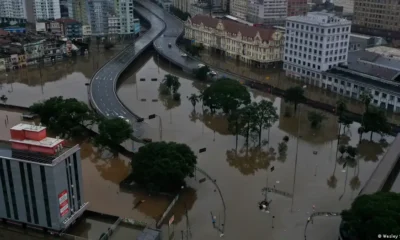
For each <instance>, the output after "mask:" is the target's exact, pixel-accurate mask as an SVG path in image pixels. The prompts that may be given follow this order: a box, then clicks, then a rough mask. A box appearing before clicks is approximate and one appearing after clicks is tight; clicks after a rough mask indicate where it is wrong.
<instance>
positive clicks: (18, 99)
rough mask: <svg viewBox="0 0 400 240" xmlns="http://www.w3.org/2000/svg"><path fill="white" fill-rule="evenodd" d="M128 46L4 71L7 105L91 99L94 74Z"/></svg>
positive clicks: (2, 91) (0, 79) (0, 78)
mask: <svg viewBox="0 0 400 240" xmlns="http://www.w3.org/2000/svg"><path fill="white" fill-rule="evenodd" d="M124 47H125V45H123V44H121V45H116V46H115V48H113V49H111V50H104V49H103V48H99V50H97V49H95V50H93V52H92V53H91V54H89V55H88V56H77V57H76V58H71V59H67V60H65V61H62V62H57V63H55V64H54V65H45V66H44V67H41V68H39V67H37V66H32V67H29V68H24V69H19V70H16V71H10V72H0V95H6V96H7V98H8V100H7V101H6V103H7V104H10V105H17V106H24V107H29V106H30V105H31V104H32V103H34V102H37V101H41V100H45V99H48V98H50V97H55V96H63V97H65V98H76V99H78V100H80V101H84V102H88V95H87V86H85V83H88V82H89V80H90V78H91V77H92V75H93V73H94V72H95V71H96V70H97V69H98V68H99V67H101V66H102V65H103V64H104V63H105V62H107V61H108V60H109V59H110V58H112V57H113V56H115V54H116V53H118V52H120V51H121V50H122V49H123V48H124Z"/></svg>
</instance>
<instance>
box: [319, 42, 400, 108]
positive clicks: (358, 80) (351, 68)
mask: <svg viewBox="0 0 400 240" xmlns="http://www.w3.org/2000/svg"><path fill="white" fill-rule="evenodd" d="M323 79H324V82H323V83H322V85H321V87H323V88H326V89H328V90H330V91H332V92H336V93H338V94H341V95H344V96H347V97H351V98H355V99H359V98H360V94H361V93H363V92H369V93H371V95H372V96H373V99H372V101H371V104H372V105H375V106H376V107H379V108H382V109H386V110H388V111H391V112H393V111H394V112H400V83H399V80H400V60H399V59H397V58H394V57H389V56H384V55H381V54H378V53H375V52H371V51H368V49H366V51H364V50H361V51H355V52H351V53H349V56H348V63H347V64H344V65H339V66H336V67H333V68H332V69H330V70H328V71H327V72H325V73H324V76H323Z"/></svg>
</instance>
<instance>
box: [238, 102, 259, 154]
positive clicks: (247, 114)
mask: <svg viewBox="0 0 400 240" xmlns="http://www.w3.org/2000/svg"><path fill="white" fill-rule="evenodd" d="M255 112H256V110H255V109H254V105H247V106H246V107H244V108H243V109H241V111H240V116H239V117H240V122H241V125H242V132H241V135H243V136H244V137H245V139H246V146H247V147H249V139H250V133H251V132H252V128H253V123H252V120H253V114H254V113H255Z"/></svg>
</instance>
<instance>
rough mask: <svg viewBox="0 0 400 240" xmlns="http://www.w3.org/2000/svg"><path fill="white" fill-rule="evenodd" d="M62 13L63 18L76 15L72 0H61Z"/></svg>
mask: <svg viewBox="0 0 400 240" xmlns="http://www.w3.org/2000/svg"><path fill="white" fill-rule="evenodd" d="M60 14H61V17H62V18H73V17H74V11H73V4H72V0H60Z"/></svg>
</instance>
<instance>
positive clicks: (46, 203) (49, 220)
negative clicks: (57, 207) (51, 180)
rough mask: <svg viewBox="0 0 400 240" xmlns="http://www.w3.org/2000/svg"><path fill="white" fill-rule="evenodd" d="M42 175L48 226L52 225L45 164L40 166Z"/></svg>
mask: <svg viewBox="0 0 400 240" xmlns="http://www.w3.org/2000/svg"><path fill="white" fill-rule="evenodd" d="M40 177H41V180H42V189H43V200H44V207H45V212H46V223H47V226H48V227H51V215H50V207H49V195H48V192H47V179H46V172H45V169H44V166H40Z"/></svg>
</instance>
